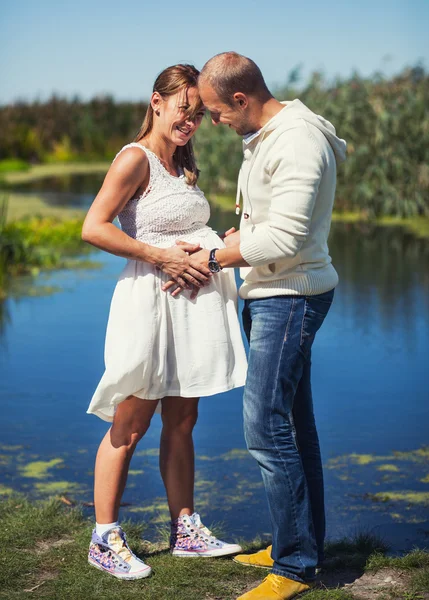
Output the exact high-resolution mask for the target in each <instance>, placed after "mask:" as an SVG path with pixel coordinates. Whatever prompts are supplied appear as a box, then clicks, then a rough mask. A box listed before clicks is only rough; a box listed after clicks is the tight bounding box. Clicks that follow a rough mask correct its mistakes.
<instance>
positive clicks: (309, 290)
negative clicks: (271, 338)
mask: <svg viewBox="0 0 429 600" xmlns="http://www.w3.org/2000/svg"><path fill="white" fill-rule="evenodd" d="M285 104H286V106H285V107H284V108H283V109H282V110H281V111H280V112H279V113H278V114H277V115H276V116H275V117H273V118H272V119H271V120H270V121H269V122H268V123H267V124H266V125H265V126H264V127H263V128H262V129H261V130H260V131H259V132H258V133H257V134H256V135H253V136H251V137H250V138H249V139H248V141H247V142H246V140H244V141H243V149H244V161H243V165H242V168H241V171H240V175H239V181H238V194H240V193H241V194H242V196H243V215H242V218H241V223H240V251H241V254H242V256H243V258H244V259H245V260H246V262H247V263H249V265H250V267H245V268H242V269H240V275H241V277H242V278H243V279H244V283H243V284H242V286H241V288H240V296H241V297H242V298H249V299H250V298H266V297H269V296H278V295H283V294H292V295H315V294H321V293H323V292H326V291H328V290H331V289H332V288H334V287H335V286H336V285H337V283H338V275H337V273H336V271H335V269H334V267H333V266H332V264H331V257H330V256H329V251H328V244H327V240H328V235H329V229H330V224H331V215H332V207H333V203H334V195H335V186H336V172H337V162H340V161H342V160H344V159H345V149H346V143H345V141H344V140H341V139H339V138H338V137H337V136H336V134H335V129H334V127H333V126H332V125H331V123H329V122H328V121H326V120H325V119H323V118H322V117H320V116H318V115H315V114H314V113H313V112H312V111H310V110H309V109H308V108H307V107H305V106H304V104H303V103H302V102H300V101H299V100H294V101H293V102H287V103H285Z"/></svg>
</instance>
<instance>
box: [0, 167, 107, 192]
mask: <svg viewBox="0 0 429 600" xmlns="http://www.w3.org/2000/svg"><path fill="white" fill-rule="evenodd" d="M109 166H110V163H109V162H93V163H92V162H89V163H88V162H82V163H79V162H76V163H73V162H70V163H69V162H65V163H48V164H42V165H33V166H30V167H29V168H28V169H26V170H20V171H18V170H17V171H4V172H1V173H0V181H3V182H4V183H6V184H7V185H10V186H14V185H19V184H24V183H31V182H33V181H38V180H39V179H45V178H46V177H64V176H66V175H91V174H95V173H102V174H103V173H107V170H108V169H109Z"/></svg>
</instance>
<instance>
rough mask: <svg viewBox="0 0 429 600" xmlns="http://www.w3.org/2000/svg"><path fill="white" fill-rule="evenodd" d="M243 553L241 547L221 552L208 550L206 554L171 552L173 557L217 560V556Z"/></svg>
mask: <svg viewBox="0 0 429 600" xmlns="http://www.w3.org/2000/svg"><path fill="white" fill-rule="evenodd" d="M239 552H242V549H241V547H240V546H235V547H233V548H219V550H206V551H204V552H196V551H195V550H171V554H172V555H173V556H180V557H181V558H215V557H217V556H230V555H231V554H238V553H239Z"/></svg>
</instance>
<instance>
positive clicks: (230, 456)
mask: <svg viewBox="0 0 429 600" xmlns="http://www.w3.org/2000/svg"><path fill="white" fill-rule="evenodd" d="M219 458H220V459H221V460H237V459H238V460H242V459H243V458H250V454H249V452H248V451H247V450H243V449H242V448H233V449H232V450H229V451H228V452H225V454H221V455H220V456H219Z"/></svg>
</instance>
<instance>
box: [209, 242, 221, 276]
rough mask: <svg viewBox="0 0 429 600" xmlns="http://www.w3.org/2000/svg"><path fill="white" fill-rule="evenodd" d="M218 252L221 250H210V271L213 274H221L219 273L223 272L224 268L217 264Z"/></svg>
mask: <svg viewBox="0 0 429 600" xmlns="http://www.w3.org/2000/svg"><path fill="white" fill-rule="evenodd" d="M216 250H219V248H213V250H210V256H209V265H208V266H209V269H210V271H211V272H212V273H219V271H221V270H222V267H221V266H220V264H219V263H218V262H217V260H216Z"/></svg>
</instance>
